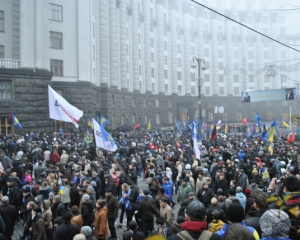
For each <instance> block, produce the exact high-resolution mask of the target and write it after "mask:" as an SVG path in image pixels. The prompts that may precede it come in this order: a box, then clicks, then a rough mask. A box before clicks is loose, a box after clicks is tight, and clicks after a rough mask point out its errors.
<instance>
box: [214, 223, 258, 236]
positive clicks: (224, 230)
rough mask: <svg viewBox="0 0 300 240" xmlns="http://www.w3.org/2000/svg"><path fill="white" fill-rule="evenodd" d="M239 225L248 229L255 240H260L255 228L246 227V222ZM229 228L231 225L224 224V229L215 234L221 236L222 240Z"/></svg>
mask: <svg viewBox="0 0 300 240" xmlns="http://www.w3.org/2000/svg"><path fill="white" fill-rule="evenodd" d="M239 224H241V225H243V226H245V227H246V228H248V229H249V230H250V232H251V233H252V235H253V236H254V238H255V239H259V236H258V233H257V231H256V230H255V229H254V228H253V227H250V226H246V224H245V223H244V222H240V223H239ZM229 226H230V224H227V223H224V225H223V227H222V228H221V229H220V230H218V231H216V232H215V233H216V234H218V235H220V236H221V237H222V238H224V235H225V232H226V230H227V228H228V227H229Z"/></svg>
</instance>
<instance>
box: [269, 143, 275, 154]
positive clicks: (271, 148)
mask: <svg viewBox="0 0 300 240" xmlns="http://www.w3.org/2000/svg"><path fill="white" fill-rule="evenodd" d="M273 145H274V144H273V143H272V142H271V143H270V145H269V147H268V150H269V152H270V154H271V155H273V152H274V148H273Z"/></svg>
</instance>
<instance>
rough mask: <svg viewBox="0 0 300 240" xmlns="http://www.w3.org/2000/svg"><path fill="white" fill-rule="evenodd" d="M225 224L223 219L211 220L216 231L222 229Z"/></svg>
mask: <svg viewBox="0 0 300 240" xmlns="http://www.w3.org/2000/svg"><path fill="white" fill-rule="evenodd" d="M223 224H224V222H223V221H221V220H219V221H217V222H215V221H212V222H211V228H212V229H214V231H215V232H216V231H218V230H220V229H221V228H222V227H223Z"/></svg>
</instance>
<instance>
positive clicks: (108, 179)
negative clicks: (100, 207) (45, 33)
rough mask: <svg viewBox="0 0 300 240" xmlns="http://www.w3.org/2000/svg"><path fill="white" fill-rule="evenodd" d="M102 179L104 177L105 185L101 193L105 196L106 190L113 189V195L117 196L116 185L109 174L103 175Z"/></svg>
mask: <svg viewBox="0 0 300 240" xmlns="http://www.w3.org/2000/svg"><path fill="white" fill-rule="evenodd" d="M104 179H105V185H104V192H103V195H104V196H105V193H106V192H107V190H108V189H111V190H112V191H113V195H114V196H115V197H117V196H118V191H117V187H116V184H115V182H114V180H112V178H111V177H110V175H109V174H107V175H105V177H104Z"/></svg>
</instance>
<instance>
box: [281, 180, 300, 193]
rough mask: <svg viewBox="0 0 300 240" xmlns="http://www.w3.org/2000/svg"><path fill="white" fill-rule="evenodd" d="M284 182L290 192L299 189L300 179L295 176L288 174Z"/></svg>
mask: <svg viewBox="0 0 300 240" xmlns="http://www.w3.org/2000/svg"><path fill="white" fill-rule="evenodd" d="M282 183H283V186H285V187H286V189H287V190H288V191H289V192H297V191H299V186H300V180H299V179H298V178H297V177H295V176H288V177H286V178H284V179H283V182H282Z"/></svg>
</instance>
